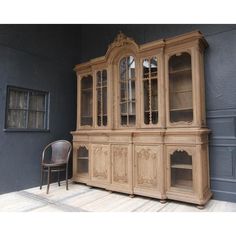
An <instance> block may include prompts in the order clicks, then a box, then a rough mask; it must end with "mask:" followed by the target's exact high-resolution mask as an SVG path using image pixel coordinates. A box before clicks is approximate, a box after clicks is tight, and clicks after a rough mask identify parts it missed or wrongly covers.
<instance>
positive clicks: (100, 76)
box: [96, 70, 107, 126]
mask: <svg viewBox="0 0 236 236" xmlns="http://www.w3.org/2000/svg"><path fill="white" fill-rule="evenodd" d="M96 79H97V82H96V91H97V125H98V126H106V125H107V71H106V70H102V71H98V72H97V75H96Z"/></svg>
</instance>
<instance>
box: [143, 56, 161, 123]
mask: <svg viewBox="0 0 236 236" xmlns="http://www.w3.org/2000/svg"><path fill="white" fill-rule="evenodd" d="M157 75H158V65H157V57H152V58H150V59H144V60H143V109H144V111H143V115H144V124H146V125H148V124H157V123H158V77H157Z"/></svg>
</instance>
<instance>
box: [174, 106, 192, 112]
mask: <svg viewBox="0 0 236 236" xmlns="http://www.w3.org/2000/svg"><path fill="white" fill-rule="evenodd" d="M191 110H193V108H192V107H186V108H173V109H170V111H191Z"/></svg>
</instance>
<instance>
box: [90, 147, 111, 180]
mask: <svg viewBox="0 0 236 236" xmlns="http://www.w3.org/2000/svg"><path fill="white" fill-rule="evenodd" d="M91 161H92V168H91V169H92V180H96V181H101V182H109V179H110V167H109V166H110V147H109V145H102V144H92V157H91Z"/></svg>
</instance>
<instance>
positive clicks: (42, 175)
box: [40, 166, 44, 189]
mask: <svg viewBox="0 0 236 236" xmlns="http://www.w3.org/2000/svg"><path fill="white" fill-rule="evenodd" d="M43 177H44V171H43V166H41V181H40V189H42V185H43Z"/></svg>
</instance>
